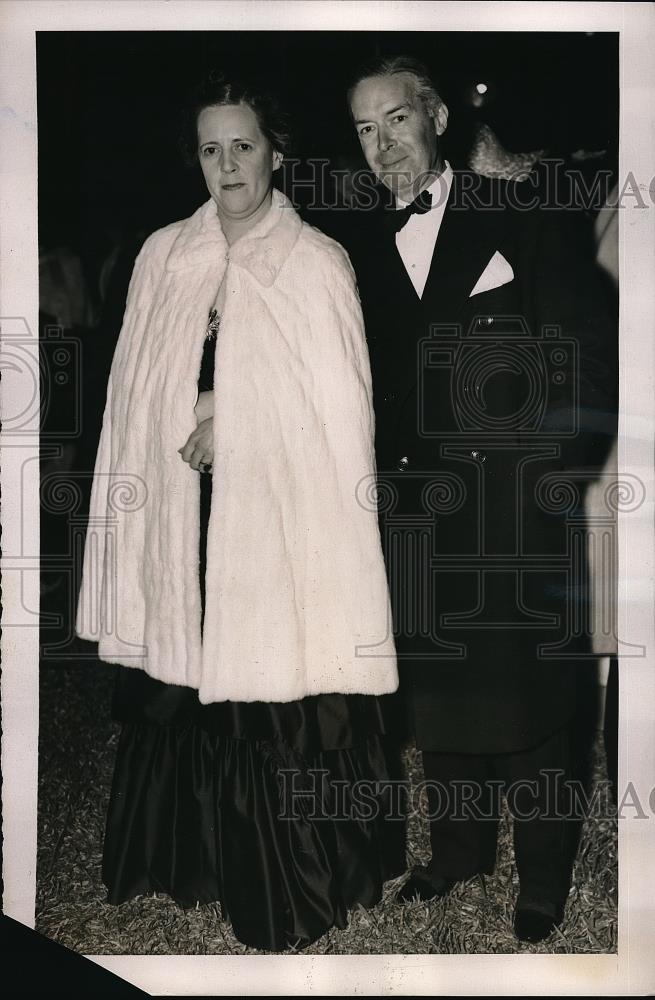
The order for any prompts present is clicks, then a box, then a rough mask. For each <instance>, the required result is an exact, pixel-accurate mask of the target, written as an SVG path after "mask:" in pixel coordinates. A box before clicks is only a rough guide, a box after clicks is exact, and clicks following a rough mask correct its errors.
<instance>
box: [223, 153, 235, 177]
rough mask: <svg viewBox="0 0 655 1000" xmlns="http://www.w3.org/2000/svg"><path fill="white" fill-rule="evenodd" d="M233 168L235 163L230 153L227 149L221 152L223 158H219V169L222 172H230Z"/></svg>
mask: <svg viewBox="0 0 655 1000" xmlns="http://www.w3.org/2000/svg"><path fill="white" fill-rule="evenodd" d="M235 169H236V164H235V162H234V158H233V156H232V153H231V152H230V151H229V150H227V151H226V152H225V153H223V158H222V160H221V170H222V171H223V173H224V174H231V173H232V171H233V170H235Z"/></svg>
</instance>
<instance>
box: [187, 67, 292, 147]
mask: <svg viewBox="0 0 655 1000" xmlns="http://www.w3.org/2000/svg"><path fill="white" fill-rule="evenodd" d="M241 103H243V104H247V105H248V107H249V108H251V109H252V111H253V112H254V114H255V116H256V118H257V122H258V123H259V127H260V129H261V130H262V132H263V133H264V135H265V136H266V138H267V139H268V141H269V142H270V144H271V146H272V147H273V149H274V150H275V151H276V152H277V153H282V155H284V154H285V153H287V151H288V148H289V141H290V134H289V121H288V117H287V115H286V114H285V113H284V112H283V111H282V110H281V108H280V106H279V104H278V101H277V98H276V97H275V96H274V95H273V94H272V93H271V92H270V90H268V89H265V88H264V86H263V85H262V84H260V83H259V81H257V80H256V79H255V78H252V79H249V80H245V79H243V80H242V79H236V78H232V79H228V78H227V77H226V76H225V75H224V74H222V73H218V72H216V71H213V72H211V73H209V75H208V76H206V77H205V79H204V80H202V81H201V83H200V84H199V85H198V86H197V87H196V88H195V89H194V90H193V91H192V92H191V94H190V95H189V99H188V101H187V102H186V106H185V108H184V112H183V121H182V135H181V137H180V146H181V149H182V155H183V156H184V159H185V160H186V162H187V163H188V164H194V163H196V161H197V159H198V116H199V114H200V112H201V111H204V109H205V108H214V107H224V106H226V105H235V104H241Z"/></svg>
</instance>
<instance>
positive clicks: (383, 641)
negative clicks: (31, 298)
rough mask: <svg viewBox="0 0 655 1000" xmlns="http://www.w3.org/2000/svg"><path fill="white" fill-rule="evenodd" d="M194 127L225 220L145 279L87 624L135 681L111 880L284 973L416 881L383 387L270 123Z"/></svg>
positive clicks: (260, 107)
mask: <svg viewBox="0 0 655 1000" xmlns="http://www.w3.org/2000/svg"><path fill="white" fill-rule="evenodd" d="M192 120H193V124H194V128H195V130H196V140H197V155H198V157H199V160H200V164H201V167H202V171H203V174H204V177H205V181H206V184H207V188H208V190H209V193H210V195H211V198H210V200H209V201H208V202H207V203H205V204H204V205H203V206H201V207H200V208H199V209H198V210H197V211H196V212H195V213H194V214H193V215H192V216H191V217H190V218H189V219H186V220H184V221H183V222H179V223H174V224H173V225H171V226H167V227H166V228H164V229H162V230H159V231H157V232H156V233H154V234H153V235H152V236H151V237H150V238H149V239H148V240H147V241H146V243H145V245H144V247H143V250H142V251H141V253H140V255H139V257H138V259H137V262H136V265H135V270H134V275H133V277H132V281H131V284H130V290H129V294H128V301H127V309H126V313H125V318H124V323H123V328H122V331H121V335H120V338H119V341H118V344H117V348H116V354H115V357H114V361H113V365H112V371H111V376H110V380H109V386H108V397H107V404H106V408H105V415H104V422H103V430H102V435H101V438H100V444H99V449H98V457H97V460H96V469H95V475H94V484H93V493H92V500H91V511H90V523H89V533H88V536H87V543H86V550H85V561H84V574H83V583H82V590H81V593H80V598H79V606H78V617H77V631H78V634H79V635H81V636H83V637H84V638H87V639H95V640H97V641H99V656H100V658H101V659H103V660H106V661H108V662H112V663H117V664H119V665H120V666H119V668H118V680H117V687H116V694H115V699H114V714H115V717H116V718H117V719H119V720H120V721H121V722H122V723H123V726H122V732H121V739H120V744H119V749H118V755H117V761H116V769H115V774H114V782H113V788H112V796H111V802H110V806H109V813H108V819H107V832H106V838H105V849H104V866H103V876H104V880H105V882H106V884H107V886H108V888H109V899H110V901H111V902H114V903H119V902H121V901H123V900H125V899H128V898H131V897H133V896H135V895H137V894H140V893H145V892H151V891H162V892H166V893H169V894H170V895H171V896H172V897H173V898H174V899H176V900H177V901H178V902H179V903H181V904H182V905H184V906H193V905H195V904H196V902H201V903H204V902H209V901H213V900H219V901H220V902H221V905H222V908H223V912H224V915H227V916H228V917H229V918H230V919H231V921H232V926H233V929H234V932H235V934H236V936H237V937H238V938H239V939H240V940H241V941H243V942H244V943H245V944H248V945H251V946H253V947H258V948H263V949H269V950H281V949H284V948H286V947H288V946H290V945H296V946H297V945H298V944H301V945H304V944H308V943H310V942H311V941H314V940H316V939H317V938H318V937H320V936H321V935H322V934H323V933H324V932H325V931H327V930H328V928H329V927H331V926H333V925H337V926H340V927H343V926H345V923H346V919H347V910H348V908H350V907H352V906H353V905H355V904H356V903H361V904H363V905H366V906H369V905H372V904H374V903H376V902H377V901H378V900H379V898H380V896H381V887H382V882H383V881H384V880H386V879H388V878H391V877H394V876H396V875H399V874H401V873H402V872H403V871H404V867H405V865H404V849H403V830H402V824H401V823H399V822H395V823H394V822H393V821H390V820H388V819H387V820H386V821H385V812H387V813H388V808H389V801H388V799H389V798H390V787H389V786H388V785H387V788H386V790H385V788H384V783H385V782H388V781H389V780H390V779H394V780H395V779H399V777H400V773H399V770H397V769H396V766H397V765H396V762H395V758H394V756H393V754H391V753H388V751H387V749H386V745H385V735H384V734H385V732H387V731H388V729H389V718H390V710H391V707H392V698H390V697H386V696H390V695H391V693H392V692H393V691H394V690H395V689H396V687H397V672H396V663H395V653H394V648H393V640H392V638H391V637H390V635H389V634H388V633H389V629H388V622H389V620H390V616H389V605H388V594H387V586H386V577H385V571H384V564H383V559H382V553H381V545H380V539H379V534H378V527H377V515H376V510H375V506H374V505H371V504H367V503H366V501H365V494H366V487H367V485H368V484H370V482H371V478H372V476H373V474H374V458H373V417H372V406H371V386H370V371H369V363H368V355H367V353H366V346H365V339H364V332H363V327H362V318H361V312H360V307H359V300H358V297H357V292H356V288H355V284H354V279H353V274H352V270H351V267H350V263H349V261H348V258H347V256H346V254H345V252H344V251H343V249H342V248H341V247H340V246H339V245H338V244H336V243H334V242H333V241H332V240H330V239H328V238H327V237H325V236H324V235H323V234H321V233H319V232H317V231H316V230H314V229H312V228H311V227H309V226H307V225H305V224H303V223H302V221H301V220H300V218H299V217H298V215H297V214H296V213H295V211H294V209H293V207H292V205H291V203H290V202H289V200H288V199H287V198H286V197H285V196H284V195H282V194H281V193H280V192H279V191H276V190H275V189H274V188H273V185H272V178H273V173H274V171H275V170H277V169H278V168H279V166H280V164H281V162H282V157H283V153H284V135H283V131H282V129H281V126H280V122H279V120H278V119H277V118H276V114H275V110H274V107H273V105H272V103H271V101H270V100H268V99H267V98H266V97H265V96H263V95H260V94H257V93H255V92H254V91H253V90H251V89H250V90H249V89H248V88H246V87H244V86H242V85H239V84H230V83H228V82H224V81H221V80H213V81H212V80H210V81H209V83H208V85H207V86H206V87H205V89H204V91H203V92H202V93H201V95H200V96H199V98H198V100H197V101H196V103H195V105H194V108H193V115H192ZM213 352H215V353H213ZM197 383H198V384H197ZM198 389H199V390H200V391H199V392H198V391H197V390H198ZM210 472H211V474H209V473H210ZM376 783H382V787H379V785H376ZM344 789H345V794H344ZM363 796H364V798H365V801H364V804H363V805H362V799H363ZM358 806H359V808H358Z"/></svg>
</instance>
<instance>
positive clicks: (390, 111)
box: [355, 101, 409, 125]
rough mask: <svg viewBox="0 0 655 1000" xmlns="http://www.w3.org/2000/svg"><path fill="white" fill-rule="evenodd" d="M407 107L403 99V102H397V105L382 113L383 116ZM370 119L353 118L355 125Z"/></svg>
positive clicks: (393, 113)
mask: <svg viewBox="0 0 655 1000" xmlns="http://www.w3.org/2000/svg"><path fill="white" fill-rule="evenodd" d="M408 108H409V104H408V103H407V102H406V101H405V102H404V103H403V104H399V105H398V106H397V107H395V108H391V109H390V110H389V111H385V112H384V114H385V116H386V115H395V114H396V112H397V111H404V110H405V109H408ZM370 121H372V119H371V118H355V125H363V124H364V122H370Z"/></svg>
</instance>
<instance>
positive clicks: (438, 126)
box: [430, 101, 448, 135]
mask: <svg viewBox="0 0 655 1000" xmlns="http://www.w3.org/2000/svg"><path fill="white" fill-rule="evenodd" d="M430 115H431V116H432V118H434V130H435V132H436V133H437V135H443V134H444V132H445V131H446V127H447V125H448V108H447V107H446V105H445V104H444V103H443V101H439V103H438V104H436V105H435V106H434V107H433V108H432V109H431V111H430Z"/></svg>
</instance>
